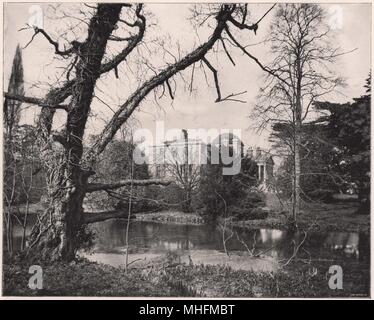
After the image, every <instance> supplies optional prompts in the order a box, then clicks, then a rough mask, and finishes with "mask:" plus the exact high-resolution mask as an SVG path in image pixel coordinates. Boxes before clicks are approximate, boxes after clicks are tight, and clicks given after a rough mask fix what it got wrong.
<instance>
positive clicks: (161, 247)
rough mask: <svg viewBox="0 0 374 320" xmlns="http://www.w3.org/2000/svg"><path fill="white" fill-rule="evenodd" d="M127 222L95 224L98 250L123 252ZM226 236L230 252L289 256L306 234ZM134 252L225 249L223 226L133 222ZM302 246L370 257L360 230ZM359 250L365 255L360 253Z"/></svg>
mask: <svg viewBox="0 0 374 320" xmlns="http://www.w3.org/2000/svg"><path fill="white" fill-rule="evenodd" d="M125 226H126V222H125V221H122V220H111V221H106V222H104V223H99V224H96V225H94V229H95V231H96V234H97V239H96V245H95V251H96V252H103V253H105V252H123V251H124V248H125V230H126V228H125ZM225 236H226V237H229V240H227V242H226V247H227V250H229V251H246V250H255V252H257V253H258V252H263V253H264V255H266V256H270V257H272V258H275V259H284V258H287V257H289V256H290V255H291V254H292V252H293V250H294V245H295V243H296V244H297V243H299V242H300V241H302V239H303V236H304V235H303V234H300V233H290V232H287V231H282V230H276V229H258V230H248V229H243V228H232V229H229V230H226V232H225ZM129 238H130V244H131V248H130V249H131V253H138V252H151V253H162V252H167V251H186V250H218V251H223V250H224V246H223V238H222V229H221V230H220V229H219V228H216V227H214V226H206V225H198V226H196V225H180V224H162V223H155V222H136V221H135V222H132V224H131V227H130V235H129ZM303 248H305V249H306V250H307V252H308V253H309V254H311V255H312V256H313V257H314V258H326V257H329V256H330V254H331V252H334V253H337V254H341V255H343V256H345V257H347V258H360V260H361V258H362V257H366V258H367V257H369V241H368V237H367V236H365V235H363V234H358V233H347V232H330V233H327V234H320V233H315V234H309V235H308V237H307V239H306V241H305V243H304V245H303ZM360 251H361V252H362V255H360Z"/></svg>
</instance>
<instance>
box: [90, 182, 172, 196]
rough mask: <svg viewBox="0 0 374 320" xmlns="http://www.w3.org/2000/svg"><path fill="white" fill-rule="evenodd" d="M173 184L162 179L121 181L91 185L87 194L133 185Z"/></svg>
mask: <svg viewBox="0 0 374 320" xmlns="http://www.w3.org/2000/svg"><path fill="white" fill-rule="evenodd" d="M170 183H171V181H168V180H162V179H148V180H131V179H128V180H121V181H118V182H114V183H89V184H88V186H87V193H90V192H95V191H105V190H114V189H118V188H121V187H124V186H130V185H131V184H132V185H133V186H136V187H145V186H151V185H162V186H167V185H169V184H170Z"/></svg>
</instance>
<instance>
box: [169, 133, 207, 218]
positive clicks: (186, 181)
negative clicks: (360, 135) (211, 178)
mask: <svg viewBox="0 0 374 320" xmlns="http://www.w3.org/2000/svg"><path fill="white" fill-rule="evenodd" d="M182 132H183V140H182V141H180V140H179V141H172V142H167V141H166V142H165V150H164V151H165V152H164V158H165V164H164V172H165V175H166V176H168V177H170V178H171V179H172V180H173V181H175V182H176V184H177V185H178V186H179V187H180V188H181V189H182V190H183V193H184V197H183V200H182V202H181V204H182V208H183V211H184V212H191V211H192V208H191V201H192V193H193V191H194V190H195V189H196V188H197V186H198V185H199V179H200V168H201V167H200V165H199V163H197V162H198V159H197V156H198V154H199V151H200V150H196V148H195V145H194V144H193V142H192V141H189V139H188V131H187V130H186V129H182ZM197 146H199V145H197Z"/></svg>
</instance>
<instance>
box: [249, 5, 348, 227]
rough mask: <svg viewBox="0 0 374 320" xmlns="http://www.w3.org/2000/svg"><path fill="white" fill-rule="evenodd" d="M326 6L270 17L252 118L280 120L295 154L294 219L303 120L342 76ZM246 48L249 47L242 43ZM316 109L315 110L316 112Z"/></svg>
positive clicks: (286, 9) (289, 9) (285, 8)
mask: <svg viewBox="0 0 374 320" xmlns="http://www.w3.org/2000/svg"><path fill="white" fill-rule="evenodd" d="M330 35H331V31H330V28H329V26H328V25H327V24H326V23H325V17H324V11H323V10H322V8H321V7H320V6H318V5H315V4H284V5H281V6H280V7H278V9H277V11H276V15H275V17H274V20H273V21H272V23H271V28H270V32H269V38H268V42H269V44H270V46H271V52H272V54H273V59H272V62H271V63H270V64H269V66H267V67H265V68H266V69H267V70H268V71H269V72H268V73H267V76H266V80H265V83H264V86H263V87H262V88H261V89H260V94H259V101H258V103H257V105H256V107H255V112H254V114H253V118H254V119H256V121H259V119H260V122H259V128H260V129H263V128H266V127H268V126H271V125H275V124H277V125H281V126H282V128H283V129H284V130H285V132H284V134H283V136H284V138H285V139H284V140H283V144H284V146H285V147H286V149H287V150H288V152H289V154H290V155H292V158H293V173H292V219H293V222H294V223H295V224H296V219H297V215H298V213H299V210H300V193H301V189H300V175H301V167H300V163H301V158H300V151H301V148H303V147H304V146H303V144H302V139H301V136H302V126H303V124H304V123H306V121H308V120H310V119H312V118H313V109H312V107H313V103H314V102H315V101H316V99H320V98H322V97H324V96H326V95H327V94H329V93H331V92H333V91H334V90H335V89H336V87H337V86H339V85H341V84H342V80H341V79H340V78H339V77H337V76H336V75H335V74H334V72H333V70H331V65H332V63H333V62H334V61H335V59H336V57H338V56H339V55H341V54H342V53H339V52H338V49H336V48H333V47H332V46H331V45H330V41H329V40H330ZM243 49H244V48H243ZM314 115H315V113H314Z"/></svg>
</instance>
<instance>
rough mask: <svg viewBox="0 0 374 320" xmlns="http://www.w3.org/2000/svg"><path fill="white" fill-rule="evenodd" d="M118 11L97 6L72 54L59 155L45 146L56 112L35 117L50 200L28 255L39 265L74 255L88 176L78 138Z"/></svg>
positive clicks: (52, 96)
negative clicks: (72, 75) (73, 78)
mask: <svg viewBox="0 0 374 320" xmlns="http://www.w3.org/2000/svg"><path fill="white" fill-rule="evenodd" d="M121 8H122V5H121V4H100V5H98V9H97V12H96V14H95V15H94V16H93V17H92V19H91V20H90V25H89V28H88V35H87V39H86V40H85V41H84V42H83V43H82V44H81V45H80V48H79V53H77V56H78V58H79V59H78V62H77V64H76V67H75V69H76V70H75V71H76V72H75V73H76V81H74V83H73V84H72V86H71V88H70V90H71V91H70V93H71V97H72V99H71V102H70V104H69V112H68V117H67V124H66V144H65V145H64V146H63V150H60V151H59V152H56V150H55V149H53V143H52V142H51V141H50V133H51V125H52V120H53V115H54V112H55V110H53V109H51V108H48V110H47V109H45V108H44V110H43V112H42V115H41V117H40V122H39V125H40V128H41V133H42V134H41V135H40V139H41V144H42V145H43V152H42V157H43V158H44V160H45V162H46V164H47V165H46V167H47V174H48V177H49V184H48V192H49V199H50V202H49V204H48V205H49V207H48V209H47V210H46V212H45V213H44V215H43V217H42V218H41V219H40V221H39V223H38V224H37V225H36V227H35V228H34V229H33V231H32V234H31V237H30V250H31V251H33V252H34V254H33V255H34V256H35V257H39V258H40V259H47V260H60V259H62V260H65V261H70V260H72V259H74V257H75V254H76V250H77V244H78V241H77V236H78V234H79V230H80V229H81V226H82V221H83V199H84V197H85V193H86V188H87V179H88V177H89V174H90V170H89V168H88V169H87V168H85V163H84V161H83V160H82V154H83V143H82V140H83V134H84V130H85V126H86V122H87V118H88V115H89V112H90V106H91V101H92V97H93V92H94V88H95V84H96V81H97V79H98V78H99V76H100V69H101V62H102V59H103V56H104V53H105V48H106V45H107V41H108V39H109V36H110V35H111V33H112V31H113V30H114V28H115V26H116V24H117V22H118V20H119V15H120V11H121ZM92 53H94V54H92ZM59 94H62V93H60V92H59V91H58V90H57V91H56V92H53V91H52V92H51V93H50V94H49V96H48V98H47V99H46V100H47V101H46V103H47V104H48V105H50V103H51V102H52V103H53V102H54V101H58V100H59V97H58V95H59ZM56 95H57V96H56ZM30 250H29V251H30Z"/></svg>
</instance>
